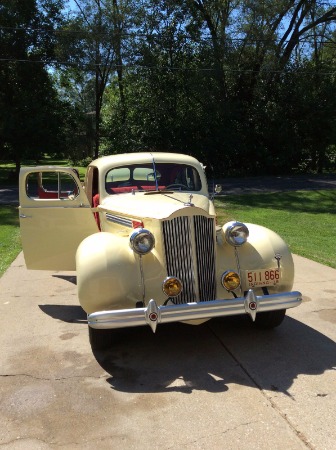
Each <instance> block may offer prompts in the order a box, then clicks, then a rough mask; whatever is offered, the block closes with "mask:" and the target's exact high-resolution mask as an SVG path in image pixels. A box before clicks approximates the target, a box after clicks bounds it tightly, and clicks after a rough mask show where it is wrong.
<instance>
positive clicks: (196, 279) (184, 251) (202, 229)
mask: <svg viewBox="0 0 336 450" xmlns="http://www.w3.org/2000/svg"><path fill="white" fill-rule="evenodd" d="M162 231H163V239H164V247H165V254H166V265H167V274H168V276H176V277H178V278H179V279H180V280H181V281H182V283H183V291H182V292H181V294H180V295H179V296H178V297H177V298H175V299H174V302H175V303H188V302H194V301H207V300H213V299H215V298H216V280H215V239H214V219H212V218H208V217H205V216H194V217H187V216H181V217H176V218H175V219H171V220H165V221H163V222H162Z"/></svg>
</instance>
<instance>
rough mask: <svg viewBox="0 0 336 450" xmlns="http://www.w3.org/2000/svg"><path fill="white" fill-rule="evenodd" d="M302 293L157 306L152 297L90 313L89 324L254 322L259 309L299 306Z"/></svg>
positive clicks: (102, 326) (106, 326)
mask: <svg viewBox="0 0 336 450" xmlns="http://www.w3.org/2000/svg"><path fill="white" fill-rule="evenodd" d="M301 302H302V294H301V293H300V292H298V291H294V292H283V293H280V294H270V295H255V293H254V291H253V290H252V289H250V290H249V291H248V293H247V295H246V297H240V298H233V299H229V300H209V301H207V302H199V303H185V304H180V305H168V306H158V305H157V303H156V302H155V300H153V299H152V300H150V301H149V303H148V306H147V307H146V308H132V309H121V310H112V311H98V312H94V313H92V314H89V315H88V325H89V326H90V327H92V328H97V329H113V328H125V327H137V326H141V325H146V324H147V325H149V326H150V327H151V328H152V330H153V332H155V330H156V327H157V325H158V324H159V323H169V322H180V321H186V320H193V319H210V318H213V317H222V316H234V315H237V314H244V313H245V314H248V315H250V317H251V319H252V320H253V321H254V320H255V317H256V314H257V313H258V312H265V311H274V310H278V309H288V308H294V307H295V306H299V305H300V303H301Z"/></svg>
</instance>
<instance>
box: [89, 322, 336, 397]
mask: <svg viewBox="0 0 336 450" xmlns="http://www.w3.org/2000/svg"><path fill="white" fill-rule="evenodd" d="M115 337H116V340H115V343H114V345H113V347H112V348H111V349H110V350H107V351H94V356H95V358H96V360H97V362H98V363H99V364H100V365H101V367H102V368H103V369H104V370H105V371H106V372H107V373H108V374H110V377H109V378H108V379H107V382H108V383H109V384H110V385H111V388H113V389H115V390H118V391H123V392H136V393H148V392H169V391H176V392H183V393H191V392H192V391H193V390H195V389H197V390H205V391H208V392H223V391H226V390H227V389H228V388H229V385H230V384H231V383H234V384H241V385H246V386H251V387H255V388H258V389H264V390H269V391H275V392H282V393H285V394H286V395H289V396H292V394H291V393H290V387H291V386H292V384H293V382H294V380H295V379H296V378H297V377H299V376H300V375H318V374H322V373H324V372H325V371H327V370H336V344H335V342H333V341H332V340H330V339H329V338H327V337H326V336H324V335H323V334H321V333H319V332H318V331H316V330H314V329H313V328H310V327H309V326H307V325H305V324H303V323H301V322H299V321H297V320H295V319H292V318H290V317H286V319H285V321H284V323H283V324H282V325H281V326H280V327H279V328H277V329H274V330H270V331H262V330H257V329H256V328H254V326H253V324H251V322H250V320H249V318H247V317H234V318H222V319H216V320H212V321H210V322H207V323H205V324H203V325H199V326H191V325H187V324H179V323H178V324H169V325H162V326H161V327H160V326H159V327H158V330H157V333H156V334H155V335H154V334H153V333H152V332H151V330H150V329H149V327H148V328H147V327H141V328H134V329H128V330H121V331H118V330H116V331H115ZM316 395H317V396H319V395H325V393H323V392H316Z"/></svg>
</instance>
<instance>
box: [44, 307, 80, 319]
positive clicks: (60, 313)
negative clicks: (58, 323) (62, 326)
mask: <svg viewBox="0 0 336 450" xmlns="http://www.w3.org/2000/svg"><path fill="white" fill-rule="evenodd" d="M39 308H40V310H41V311H43V312H44V313H45V314H47V315H48V316H50V317H52V318H53V319H58V320H62V321H63V322H68V323H83V322H84V323H87V316H86V313H85V311H84V310H83V309H82V308H81V307H80V306H77V305H39Z"/></svg>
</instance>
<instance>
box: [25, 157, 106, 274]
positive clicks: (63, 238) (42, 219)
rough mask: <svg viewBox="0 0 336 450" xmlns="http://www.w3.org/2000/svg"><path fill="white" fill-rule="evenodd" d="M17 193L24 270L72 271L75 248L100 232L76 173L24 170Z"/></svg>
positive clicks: (49, 168) (34, 169) (74, 266)
mask: <svg viewBox="0 0 336 450" xmlns="http://www.w3.org/2000/svg"><path fill="white" fill-rule="evenodd" d="M19 190H20V207H19V214H20V228H21V238H22V247H23V253H24V257H25V261H26V265H27V268H28V269H46V270H75V269H76V264H75V256H76V250H77V248H78V245H79V244H80V243H81V242H82V240H83V239H85V238H86V237H87V236H90V235H91V234H93V233H97V232H98V231H99V229H98V226H97V223H96V221H95V219H94V216H93V212H92V210H91V205H90V203H89V201H88V198H87V196H86V194H85V191H84V189H83V187H82V185H81V183H80V180H79V178H78V176H77V175H76V173H75V171H74V170H73V169H71V168H64V167H52V166H43V167H24V168H22V169H21V172H20V184H19Z"/></svg>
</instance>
